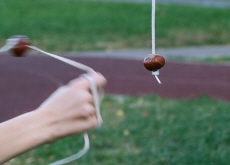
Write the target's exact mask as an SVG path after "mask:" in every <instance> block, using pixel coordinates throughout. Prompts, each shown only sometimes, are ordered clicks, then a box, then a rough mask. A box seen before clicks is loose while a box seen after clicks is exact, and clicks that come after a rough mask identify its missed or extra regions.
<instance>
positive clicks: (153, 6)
mask: <svg viewBox="0 0 230 165" xmlns="http://www.w3.org/2000/svg"><path fill="white" fill-rule="evenodd" d="M155 13H156V2H155V0H152V54H156V44H155V43H156V41H155V38H156V36H155V33H156V32H155Z"/></svg>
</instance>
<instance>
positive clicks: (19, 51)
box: [10, 35, 30, 57]
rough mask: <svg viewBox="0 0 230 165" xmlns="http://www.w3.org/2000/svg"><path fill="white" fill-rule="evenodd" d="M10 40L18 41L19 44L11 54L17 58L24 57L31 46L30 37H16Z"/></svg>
mask: <svg viewBox="0 0 230 165" xmlns="http://www.w3.org/2000/svg"><path fill="white" fill-rule="evenodd" d="M10 39H17V40H18V41H17V44H16V45H14V46H13V47H12V48H11V52H12V53H13V55H14V56H16V57H22V56H23V55H24V53H25V52H26V51H27V50H28V49H29V48H28V47H27V45H30V40H29V38H28V37H26V36H23V35H15V36H13V37H11V38H10Z"/></svg>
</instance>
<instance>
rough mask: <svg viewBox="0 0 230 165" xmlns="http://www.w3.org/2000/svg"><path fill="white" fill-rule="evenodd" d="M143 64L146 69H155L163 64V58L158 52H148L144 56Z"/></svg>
mask: <svg viewBox="0 0 230 165" xmlns="http://www.w3.org/2000/svg"><path fill="white" fill-rule="evenodd" d="M143 64H144V66H145V68H146V69H147V70H150V71H157V70H158V69H160V68H162V67H163V66H164V65H165V59H164V57H162V56H160V55H158V54H149V55H147V56H146V57H145V59H144V62H143Z"/></svg>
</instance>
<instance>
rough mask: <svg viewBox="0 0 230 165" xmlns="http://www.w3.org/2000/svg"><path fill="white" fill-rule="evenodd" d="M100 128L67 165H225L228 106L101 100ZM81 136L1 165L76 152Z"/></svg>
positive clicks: (204, 101)
mask: <svg viewBox="0 0 230 165" xmlns="http://www.w3.org/2000/svg"><path fill="white" fill-rule="evenodd" d="M102 115H103V119H104V124H103V125H102V127H101V128H99V129H97V130H94V131H91V132H90V139H91V149H90V151H89V152H88V153H87V154H86V155H85V156H83V157H82V158H80V159H79V160H77V161H75V162H73V163H70V164H72V165H75V164H78V165H92V164H93V165H118V164H121V165H140V164H143V165H152V164H154V165H164V164H165V165H166V164H167V165H169V164H170V165H178V164H180V165H188V164H189V165H197V164H199V165H217V164H218V165H227V164H228V163H229V162H230V157H229V155H230V127H229V125H230V104H229V103H226V102H224V101H217V100H213V99H210V98H207V97H205V96H204V97H201V98H200V99H190V100H172V99H171V100H169V99H163V98H160V97H156V96H143V97H139V98H135V97H128V96H108V95H107V96H106V97H105V99H104V101H103V104H102ZM82 146H83V138H82V136H76V137H71V138H67V139H64V140H61V141H59V142H56V143H55V144H51V145H46V146H43V147H40V148H38V149H35V150H32V151H30V152H28V153H26V154H24V155H22V156H20V157H19V158H16V159H13V160H12V161H11V162H9V164H6V165H22V164H31V165H43V164H48V163H51V162H53V161H55V160H58V159H61V158H65V157H67V156H70V155H72V154H75V153H76V152H78V151H79V150H80V149H81V148H82Z"/></svg>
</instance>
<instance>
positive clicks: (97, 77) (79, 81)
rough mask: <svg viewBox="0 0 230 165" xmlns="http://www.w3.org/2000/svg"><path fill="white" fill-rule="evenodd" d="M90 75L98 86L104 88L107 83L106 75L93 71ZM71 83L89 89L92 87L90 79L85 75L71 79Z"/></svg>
mask: <svg viewBox="0 0 230 165" xmlns="http://www.w3.org/2000/svg"><path fill="white" fill-rule="evenodd" d="M89 76H90V77H91V78H92V79H93V80H94V82H95V84H96V86H97V88H102V87H104V86H105V85H106V83H107V81H106V79H105V77H104V76H102V74H100V73H96V72H92V73H89ZM69 85H70V86H76V87H80V88H81V89H89V88H90V85H89V80H88V79H86V78H85V77H83V76H81V77H79V78H76V79H74V80H72V81H70V83H69Z"/></svg>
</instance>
